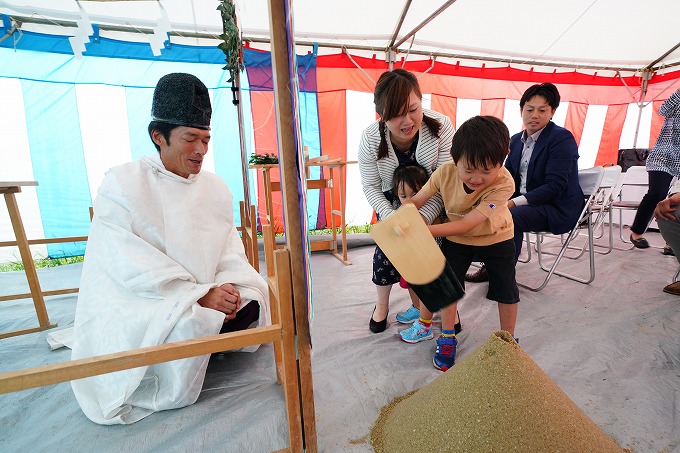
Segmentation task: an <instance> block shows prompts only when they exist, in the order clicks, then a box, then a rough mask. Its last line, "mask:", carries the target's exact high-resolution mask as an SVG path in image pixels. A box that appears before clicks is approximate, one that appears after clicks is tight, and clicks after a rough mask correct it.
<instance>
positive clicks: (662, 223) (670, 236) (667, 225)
mask: <svg viewBox="0 0 680 453" xmlns="http://www.w3.org/2000/svg"><path fill="white" fill-rule="evenodd" d="M656 223H657V225H658V226H659V231H660V232H661V236H662V237H663V238H664V240H665V241H666V242H667V243H668V245H670V246H671V248H672V249H673V250H680V209H676V210H675V219H674V220H666V219H661V218H659V219H657V220H656ZM675 259H676V260H678V264H680V256H678V254H677V253H676V254H675ZM663 291H664V292H665V293H668V294H674V295H677V296H680V282H671V283H670V284H669V285H666V286H665V287H664V289H663Z"/></svg>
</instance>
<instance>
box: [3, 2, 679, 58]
mask: <svg viewBox="0 0 680 453" xmlns="http://www.w3.org/2000/svg"><path fill="white" fill-rule="evenodd" d="M236 3H237V7H238V11H239V21H240V24H239V25H240V28H241V30H242V32H243V37H244V38H245V39H246V40H251V41H254V42H266V41H267V40H268V39H269V18H268V8H267V0H237V2H236ZM217 5H218V2H217V1H216V0H191V1H189V0H159V1H85V0H83V1H80V2H77V1H76V0H0V14H3V15H4V14H7V15H10V16H12V17H13V18H14V19H16V20H17V21H19V22H20V23H21V24H20V27H21V28H22V29H23V30H35V31H43V32H49V33H59V34H67V35H73V34H75V33H76V32H75V30H76V28H75V27H76V22H77V21H79V20H81V19H83V18H84V16H87V19H88V20H89V21H90V22H91V23H93V24H99V25H101V35H102V36H110V37H113V38H118V39H132V40H139V41H144V40H149V33H151V32H152V30H153V29H154V28H158V25H159V24H161V26H162V24H163V22H164V21H163V20H162V19H161V18H163V17H164V14H167V18H168V21H169V25H170V29H171V30H172V35H173V37H172V40H173V41H174V42H185V43H187V44H201V45H204V44H205V45H214V44H216V43H217V39H216V36H217V35H218V34H219V33H221V31H222V28H221V19H220V15H219V12H218V11H216V7H217ZM404 11H406V12H405V14H404ZM437 11H441V13H440V14H439V15H437V16H436V17H432V15H433V13H435V12H437ZM293 12H294V27H295V36H296V40H297V42H298V44H299V45H303V44H305V43H306V44H310V43H313V42H316V43H319V45H320V47H321V52H322V53H323V52H326V53H327V52H328V50H327V49H329V48H330V49H331V51H332V52H338V51H339V50H338V48H341V47H343V46H344V47H346V48H348V49H349V50H350V52H351V53H353V54H357V53H362V52H364V53H365V52H368V53H369V54H376V55H377V57H378V58H384V57H385V54H384V51H385V49H387V48H388V47H390V44H391V43H396V44H397V46H394V47H396V48H397V58H400V57H406V56H408V58H412V59H415V58H418V59H422V58H427V57H426V56H424V55H435V56H437V57H438V58H454V59H457V60H464V61H469V60H473V61H477V62H478V63H477V64H481V62H484V63H485V64H487V66H488V65H493V64H500V65H506V64H512V65H531V66H537V67H540V66H549V67H568V68H577V69H581V70H584V69H585V70H598V69H599V70H603V69H613V70H625V69H627V70H631V71H635V70H640V69H642V68H644V67H647V66H650V65H652V66H653V67H654V68H655V69H657V70H662V71H669V70H677V69H680V49H678V48H677V47H678V45H679V44H680V31H679V30H680V29H679V28H678V26H677V19H678V17H680V1H677V0H647V1H645V2H639V1H633V0H565V1H562V0H545V1H535V0H449V1H432V0H411V1H408V0H405V1H404V0H402V1H396V0H369V1H367V0H344V1H341V2H340V1H319V0H293ZM402 17H403V22H402V23H401V26H399V24H400V19H402ZM421 27H422V28H421ZM161 28H162V27H161ZM416 30H417V32H415V33H413V32H414V31H416ZM395 31H397V34H396V36H395ZM0 39H1V38H0ZM329 46H330V47H329ZM307 50H308V49H300V50H299V53H304V52H306V51H307Z"/></svg>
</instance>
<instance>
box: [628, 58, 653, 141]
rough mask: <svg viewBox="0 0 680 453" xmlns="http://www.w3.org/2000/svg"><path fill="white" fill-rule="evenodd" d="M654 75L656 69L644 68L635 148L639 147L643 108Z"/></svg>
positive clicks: (634, 139)
mask: <svg viewBox="0 0 680 453" xmlns="http://www.w3.org/2000/svg"><path fill="white" fill-rule="evenodd" d="M652 75H654V71H653V70H652V69H649V68H645V69H643V70H642V89H641V90H640V101H639V102H638V118H637V124H636V125H635V138H633V148H637V141H638V134H639V133H640V121H641V120H642V109H643V108H644V102H645V95H646V94H647V88H648V83H649V79H651V78H652Z"/></svg>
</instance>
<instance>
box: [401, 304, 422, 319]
mask: <svg viewBox="0 0 680 453" xmlns="http://www.w3.org/2000/svg"><path fill="white" fill-rule="evenodd" d="M418 318H420V310H418V309H417V308H416V307H414V306H413V305H411V306H410V307H409V309H408V310H406V311H402V312H399V313H397V321H399V322H400V323H402V324H411V323H412V322H413V321H415V320H416V319H418Z"/></svg>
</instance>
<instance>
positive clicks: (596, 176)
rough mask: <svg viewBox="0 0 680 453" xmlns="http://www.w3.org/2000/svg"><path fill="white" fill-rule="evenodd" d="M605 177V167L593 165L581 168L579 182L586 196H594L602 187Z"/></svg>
mask: <svg viewBox="0 0 680 453" xmlns="http://www.w3.org/2000/svg"><path fill="white" fill-rule="evenodd" d="M603 177H604V168H603V167H592V168H585V169H583V170H579V172H578V183H579V185H580V186H581V190H582V191H583V195H585V196H586V197H592V196H593V195H594V194H595V193H596V192H597V191H598V189H599V188H600V184H601V183H602V178H603Z"/></svg>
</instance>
